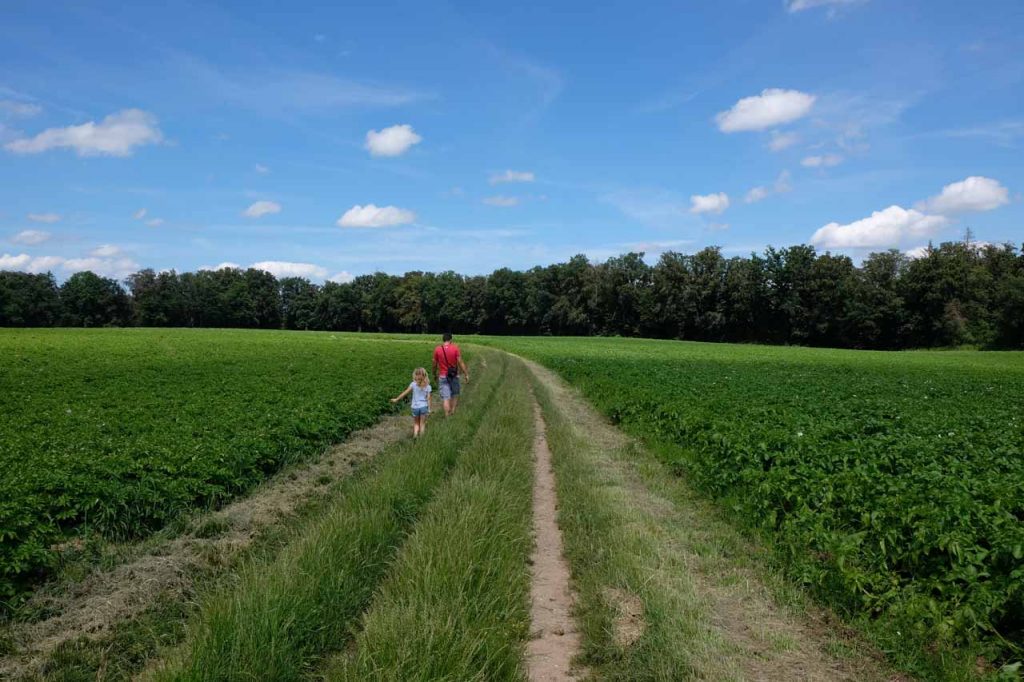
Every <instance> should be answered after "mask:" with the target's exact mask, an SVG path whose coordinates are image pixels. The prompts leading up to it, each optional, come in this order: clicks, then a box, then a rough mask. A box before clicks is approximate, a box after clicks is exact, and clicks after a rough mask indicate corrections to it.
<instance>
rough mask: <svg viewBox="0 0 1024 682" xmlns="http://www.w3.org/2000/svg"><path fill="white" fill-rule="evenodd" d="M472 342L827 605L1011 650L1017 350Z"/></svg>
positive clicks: (1020, 398)
mask: <svg viewBox="0 0 1024 682" xmlns="http://www.w3.org/2000/svg"><path fill="white" fill-rule="evenodd" d="M488 342H489V343H493V344H494V345H498V346H500V347H502V348H505V349H508V350H510V351H513V352H515V353H518V354H522V355H524V356H526V357H529V358H532V359H534V360H537V361H539V362H541V363H542V364H544V365H546V366H548V367H550V368H552V369H554V370H555V371H557V372H558V373H559V374H560V375H562V376H563V377H564V378H565V379H567V380H568V381H569V382H570V383H572V384H574V385H575V386H577V387H579V388H580V389H581V391H582V392H583V394H584V396H585V397H586V398H587V399H588V400H590V401H591V402H592V403H593V404H594V405H596V406H597V407H598V408H599V409H600V410H601V411H602V412H604V413H605V414H606V415H607V416H608V417H609V418H611V420H612V421H613V422H615V423H617V424H619V425H620V426H621V427H622V428H624V429H626V430H627V431H629V432H631V433H634V434H636V435H638V436H641V437H643V438H644V439H645V440H646V441H647V442H649V443H651V444H652V445H653V446H655V448H656V449H658V450H659V452H660V454H661V456H662V457H663V459H664V460H665V461H666V462H668V463H669V464H670V465H671V466H672V467H674V468H675V470H676V471H677V472H678V473H680V474H681V475H683V476H685V477H686V479H687V480H688V481H690V482H691V483H692V484H694V485H695V486H696V487H698V488H699V489H701V490H703V491H705V492H706V493H707V494H709V495H711V496H712V497H714V498H715V499H717V500H719V501H720V502H721V504H722V505H724V506H725V507H726V508H728V509H729V510H732V511H733V512H735V518H736V519H737V520H739V522H740V523H743V524H747V525H749V526H753V527H756V528H758V529H761V530H764V531H766V532H767V533H768V534H769V535H770V536H771V537H772V538H773V539H774V542H775V544H776V547H777V549H778V550H779V552H780V553H781V554H783V555H784V556H785V557H786V560H787V563H788V565H789V570H790V572H791V574H792V575H794V576H796V577H797V578H798V579H799V580H800V581H801V582H803V583H805V584H807V585H810V586H812V587H813V588H814V589H815V590H816V591H817V592H818V593H819V594H820V595H822V596H823V597H825V599H826V600H827V601H828V602H829V603H831V604H834V605H838V606H839V607H840V609H841V610H843V611H845V612H847V613H848V614H851V615H861V616H863V617H866V618H878V619H881V620H882V622H883V624H884V629H886V630H888V631H891V632H892V633H893V634H894V635H895V633H896V632H897V631H899V633H901V634H900V636H906V635H907V634H908V633H912V635H911V636H912V637H914V638H916V639H917V640H918V641H919V642H934V643H936V644H937V645H938V646H941V647H948V648H951V649H952V648H955V647H958V646H963V645H967V644H971V645H974V646H980V647H981V650H982V651H984V652H985V654H986V655H988V656H990V657H993V658H999V657H1000V656H1005V657H1008V658H1009V659H1011V660H1012V659H1016V658H1019V657H1020V656H1021V655H1022V653H1024V561H1022V559H1024V354H1020V353H977V352H899V353H880V352H856V351H838V350H824V349H808V348H780V347H765V346H737V345H726V344H700V343H681V342H671V341H644V340H633V339H567V338H561V339H527V338H520V339H490V340H488ZM895 638H896V637H895V636H894V639H895ZM894 646H895V644H894Z"/></svg>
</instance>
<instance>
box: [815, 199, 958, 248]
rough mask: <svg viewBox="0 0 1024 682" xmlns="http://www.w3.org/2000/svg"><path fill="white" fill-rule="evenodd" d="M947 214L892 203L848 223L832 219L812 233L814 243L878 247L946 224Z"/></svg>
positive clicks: (830, 246) (892, 243)
mask: <svg viewBox="0 0 1024 682" xmlns="http://www.w3.org/2000/svg"><path fill="white" fill-rule="evenodd" d="M947 223H948V220H947V219H946V218H945V217H943V216H938V215H927V214H925V213H921V212H920V211H917V210H914V209H912V208H911V209H906V208H902V207H900V206H895V205H894V206H890V207H889V208H887V209H885V210H882V211H875V212H874V213H872V214H871V215H870V216H869V217H867V218H863V219H861V220H857V221H855V222H852V223H849V224H847V225H840V224H839V223H835V222H833V223H829V224H828V225H825V226H823V227H820V228H818V230H817V231H816V232H815V233H814V235H813V236H812V237H811V244H814V245H815V246H821V247H825V248H876V247H890V246H897V245H898V244H900V243H901V242H902V241H904V240H905V239H907V238H910V237H915V238H921V237H925V236H928V235H931V234H933V233H935V232H936V231H937V230H939V229H940V228H942V227H944V226H945V225H946V224H947Z"/></svg>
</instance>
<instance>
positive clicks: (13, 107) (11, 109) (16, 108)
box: [0, 99, 43, 118]
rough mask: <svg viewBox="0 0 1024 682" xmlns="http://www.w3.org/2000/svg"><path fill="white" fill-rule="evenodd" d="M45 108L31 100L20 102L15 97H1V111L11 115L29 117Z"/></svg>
mask: <svg viewBox="0 0 1024 682" xmlns="http://www.w3.org/2000/svg"><path fill="white" fill-rule="evenodd" d="M42 110H43V108H42V107H41V106H39V105H38V104H32V103H31V102H19V101H17V100H13V99H0V112H4V113H6V114H8V115H10V116H17V117H23V118H29V117H32V116H35V115H36V114H38V113H39V112H41V111H42Z"/></svg>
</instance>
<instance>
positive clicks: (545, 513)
mask: <svg viewBox="0 0 1024 682" xmlns="http://www.w3.org/2000/svg"><path fill="white" fill-rule="evenodd" d="M534 413H535V417H534V424H535V427H534V430H535V433H536V436H535V437H534V443H533V454H534V483H533V532H534V537H535V539H536V546H535V547H534V551H533V555H532V557H531V564H532V570H531V573H532V581H531V586H530V599H531V608H530V619H531V622H532V631H533V635H534V638H533V639H531V640H530V642H529V644H528V645H527V653H526V664H527V670H528V673H529V678H530V680H531V682H549V681H550V682H556V681H558V680H568V679H572V678H573V675H572V674H571V672H570V667H571V664H572V659H573V657H574V656H575V655H576V654H577V653H579V648H580V634H579V632H578V631H577V630H576V624H575V622H574V621H573V618H572V607H573V595H572V591H571V589H570V585H569V564H568V563H567V562H566V560H565V556H564V552H563V547H562V531H561V530H559V528H558V523H557V518H558V501H557V498H556V495H555V473H554V471H553V470H552V468H551V451H550V450H549V449H548V441H547V438H546V436H545V433H544V432H545V426H544V417H543V415H542V414H541V409H540V405H539V404H537V403H536V402H534Z"/></svg>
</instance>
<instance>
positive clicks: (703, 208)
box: [690, 192, 729, 214]
mask: <svg viewBox="0 0 1024 682" xmlns="http://www.w3.org/2000/svg"><path fill="white" fill-rule="evenodd" d="M727 208H729V195H728V194H726V193H725V192H719V193H718V194H694V195H693V196H691V197H690V213H715V214H718V213H721V212H722V211H724V210H725V209H727Z"/></svg>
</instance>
